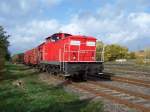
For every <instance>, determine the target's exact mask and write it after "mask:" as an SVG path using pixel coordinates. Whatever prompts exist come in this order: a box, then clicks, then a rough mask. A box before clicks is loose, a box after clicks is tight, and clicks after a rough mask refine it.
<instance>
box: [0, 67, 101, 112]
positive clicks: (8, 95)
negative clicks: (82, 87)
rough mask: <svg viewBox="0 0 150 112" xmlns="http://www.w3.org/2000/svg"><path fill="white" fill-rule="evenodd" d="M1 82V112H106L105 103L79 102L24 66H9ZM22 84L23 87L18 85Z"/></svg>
mask: <svg viewBox="0 0 150 112" xmlns="http://www.w3.org/2000/svg"><path fill="white" fill-rule="evenodd" d="M6 68H7V71H6V72H5V74H3V79H2V80H1V81H0V112H102V111H103V105H102V103H101V102H91V100H90V99H87V100H79V98H78V97H77V96H76V95H73V94H70V93H67V92H65V91H64V90H63V88H62V87H54V86H50V85H47V84H46V83H44V82H41V81H40V80H39V78H38V73H37V72H35V71H34V70H32V69H29V68H28V67H26V66H23V65H12V64H7V65H6ZM16 80H21V81H22V86H21V87H20V86H17V85H15V84H14V82H15V81H16Z"/></svg>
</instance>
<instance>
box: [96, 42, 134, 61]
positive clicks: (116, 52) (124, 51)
mask: <svg viewBox="0 0 150 112" xmlns="http://www.w3.org/2000/svg"><path fill="white" fill-rule="evenodd" d="M103 50H104V60H105V61H113V60H116V59H135V58H136V56H135V53H134V52H129V50H128V48H127V47H124V46H120V45H117V44H110V45H104V43H103V42H101V41H98V42H97V44H96V51H97V52H96V59H97V60H101V56H102V53H101V51H103Z"/></svg>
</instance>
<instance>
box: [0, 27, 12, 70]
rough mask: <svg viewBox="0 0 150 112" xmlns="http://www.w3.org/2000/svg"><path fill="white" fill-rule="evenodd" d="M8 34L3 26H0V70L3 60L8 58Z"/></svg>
mask: <svg viewBox="0 0 150 112" xmlns="http://www.w3.org/2000/svg"><path fill="white" fill-rule="evenodd" d="M8 38H9V35H7V34H6V32H5V31H4V28H3V27H2V26H0V71H1V70H2V69H3V68H4V62H5V60H6V59H9V57H10V56H9V55H10V53H9V51H8V46H9V41H8Z"/></svg>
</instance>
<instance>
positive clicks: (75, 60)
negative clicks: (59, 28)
mask: <svg viewBox="0 0 150 112" xmlns="http://www.w3.org/2000/svg"><path fill="white" fill-rule="evenodd" d="M24 61H25V63H26V64H28V65H34V66H37V67H38V69H40V70H43V71H47V72H49V73H52V74H60V73H62V74H63V75H64V76H65V77H79V78H81V79H86V77H87V75H88V74H91V75H100V74H102V71H103V61H102V60H100V61H96V38H94V37H90V36H81V35H71V34H67V33H56V34H53V35H51V36H49V37H47V38H46V42H44V43H42V44H41V45H39V46H38V47H36V48H34V49H32V50H29V51H27V52H25V57H24Z"/></svg>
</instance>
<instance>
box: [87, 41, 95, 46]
mask: <svg viewBox="0 0 150 112" xmlns="http://www.w3.org/2000/svg"><path fill="white" fill-rule="evenodd" d="M86 45H87V46H95V45H96V43H95V42H91V41H88V42H86Z"/></svg>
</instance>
